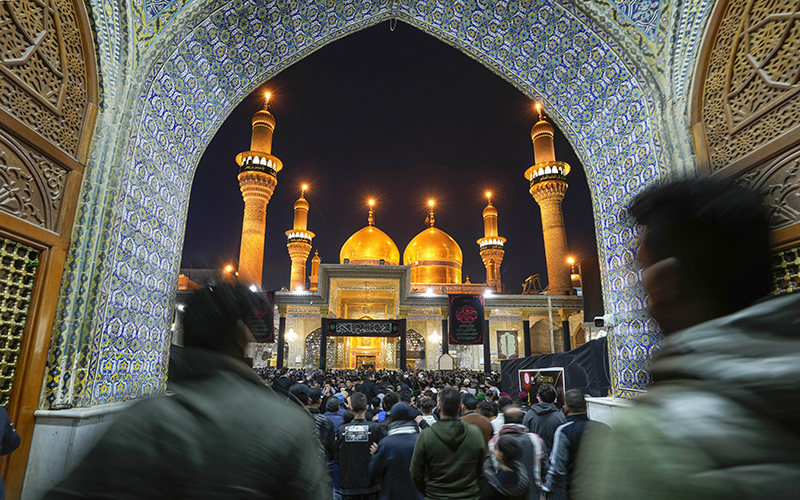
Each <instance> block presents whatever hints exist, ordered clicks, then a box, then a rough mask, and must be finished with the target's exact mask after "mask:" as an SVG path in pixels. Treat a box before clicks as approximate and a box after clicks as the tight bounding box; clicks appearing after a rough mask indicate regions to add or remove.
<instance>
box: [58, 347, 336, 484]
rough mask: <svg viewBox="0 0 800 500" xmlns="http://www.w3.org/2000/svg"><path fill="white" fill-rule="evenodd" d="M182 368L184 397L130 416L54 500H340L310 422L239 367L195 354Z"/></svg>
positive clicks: (151, 403) (191, 351) (153, 402)
mask: <svg viewBox="0 0 800 500" xmlns="http://www.w3.org/2000/svg"><path fill="white" fill-rule="evenodd" d="M181 361H182V362H183V364H182V365H181V367H182V369H181V370H175V371H174V372H173V373H170V376H171V377H173V379H175V378H179V379H178V380H174V382H175V384H174V385H173V386H172V389H173V391H174V394H172V395H171V396H155V397H151V398H145V399H143V400H142V401H141V402H139V403H136V404H135V405H134V406H133V407H132V408H130V409H129V410H126V411H125V412H124V413H122V414H121V415H120V417H118V419H117V420H116V421H115V422H114V423H113V424H112V425H111V427H110V428H109V430H108V431H107V432H106V433H105V434H104V435H103V437H102V438H101V439H100V441H99V442H98V443H97V445H96V446H95V447H94V448H93V449H92V451H90V452H89V454H88V455H87V456H86V458H85V459H84V460H83V461H82V462H81V464H80V465H79V466H78V467H77V468H76V469H75V470H74V471H73V472H72V473H71V474H70V475H69V476H68V477H67V478H66V479H65V480H64V481H63V482H62V483H61V484H59V485H58V486H57V487H56V488H55V489H54V490H53V491H51V492H50V493H48V494H47V495H46V496H45V498H46V499H78V498H117V499H132V498H148V499H162V498H163V499H167V498H206V499H229V498H237V499H256V498H258V499H270V498H271V499H276V500H277V499H298V500H304V499H308V498H329V497H330V495H331V490H330V487H329V486H328V485H327V474H326V473H325V465H324V463H323V461H322V459H321V458H320V456H319V446H318V443H317V442H316V438H315V437H314V420H313V418H311V416H310V415H309V414H308V412H306V411H305V410H304V409H302V408H301V407H300V406H298V405H297V404H295V403H293V402H287V400H286V396H278V395H276V394H275V392H274V391H273V390H272V389H270V388H269V387H267V386H266V385H264V381H263V380H261V378H260V377H259V376H258V375H256V374H255V372H253V370H252V369H251V368H250V367H248V366H247V365H245V364H244V363H242V362H240V361H237V360H235V359H234V358H232V357H229V356H226V355H224V354H221V353H218V352H215V351H210V350H206V349H197V348H190V347H186V348H183V349H181ZM179 375H180V377H178V376H179Z"/></svg>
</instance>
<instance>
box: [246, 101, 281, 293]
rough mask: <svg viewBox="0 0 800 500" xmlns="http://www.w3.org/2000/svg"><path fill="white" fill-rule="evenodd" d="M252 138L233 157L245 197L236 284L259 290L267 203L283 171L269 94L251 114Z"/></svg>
mask: <svg viewBox="0 0 800 500" xmlns="http://www.w3.org/2000/svg"><path fill="white" fill-rule="evenodd" d="M252 123H253V135H252V137H251V139H250V150H249V151H244V152H242V153H239V154H238V155H236V163H237V164H238V165H239V189H240V190H241V191H242V198H244V221H243V222H242V245H241V248H240V250H239V281H240V282H241V283H244V284H245V285H249V286H253V285H254V286H257V287H258V288H261V276H262V271H263V267H264V233H265V231H266V228H267V204H268V203H269V199H270V198H271V197H272V192H273V191H274V190H275V186H277V185H278V176H277V174H278V172H280V171H281V169H282V168H283V162H281V161H280V160H279V159H278V158H277V157H276V156H273V155H272V132H273V131H274V130H275V117H274V116H272V113H270V112H269V92H267V94H266V105H265V106H264V109H261V110H259V111H257V112H256V114H255V115H253V122H252Z"/></svg>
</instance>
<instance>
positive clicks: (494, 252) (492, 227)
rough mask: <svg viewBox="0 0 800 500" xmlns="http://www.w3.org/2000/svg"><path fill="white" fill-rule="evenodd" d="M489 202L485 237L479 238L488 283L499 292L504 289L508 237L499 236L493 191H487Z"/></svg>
mask: <svg viewBox="0 0 800 500" xmlns="http://www.w3.org/2000/svg"><path fill="white" fill-rule="evenodd" d="M486 197H487V198H488V199H489V204H488V205H486V208H484V209H483V238H481V239H479V240H478V245H480V249H481V250H480V252H481V260H483V265H484V266H486V285H487V286H490V287H493V288H494V289H495V290H497V291H498V292H502V291H503V286H502V284H501V282H500V264H502V263H503V256H504V255H505V253H506V251H505V250H504V249H503V245H504V244H505V242H506V239H505V238H503V237H501V236H498V231H497V209H496V208H494V206H493V205H492V193H486Z"/></svg>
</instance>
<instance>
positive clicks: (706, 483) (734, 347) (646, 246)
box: [45, 181, 800, 500]
mask: <svg viewBox="0 0 800 500" xmlns="http://www.w3.org/2000/svg"><path fill="white" fill-rule="evenodd" d="M630 214H631V216H632V217H633V218H635V220H636V221H638V222H639V223H640V224H641V225H642V226H643V227H644V237H643V240H642V245H641V249H640V251H639V252H640V253H639V259H640V261H641V263H642V266H643V273H642V274H643V285H644V288H645V290H646V291H647V293H648V295H649V298H650V301H651V306H650V313H651V315H652V317H653V319H654V320H656V321H657V322H658V324H659V325H660V326H661V328H662V329H663V332H664V334H665V336H664V338H663V339H662V340H661V342H660V351H659V352H658V354H657V355H656V356H655V358H654V359H653V362H652V366H651V367H650V371H651V373H652V375H653V377H654V380H655V383H654V384H653V385H652V386H651V387H650V389H649V390H648V393H647V394H646V395H645V396H644V397H643V398H642V399H641V401H640V402H639V403H638V404H637V405H635V406H634V407H633V408H632V409H629V410H626V412H625V413H623V414H622V416H621V417H620V418H618V419H615V421H614V427H613V429H610V428H608V427H606V426H605V425H603V424H600V423H598V422H592V421H590V420H589V419H588V418H587V411H586V410H587V408H586V399H585V397H584V394H583V393H582V392H581V391H580V390H579V389H574V388H572V389H570V390H567V391H566V394H564V399H563V401H564V404H563V407H561V408H559V407H558V406H557V405H556V401H557V400H558V399H557V398H556V390H555V388H553V387H552V386H547V385H543V386H540V387H539V389H538V391H537V394H535V395H533V398H535V401H534V400H533V399H532V398H531V397H530V396H529V395H528V394H527V393H518V394H506V393H504V392H503V391H502V387H501V385H500V377H499V374H497V373H485V374H484V373H475V372H432V371H422V372H414V373H404V372H392V371H358V370H330V371H325V372H323V371H318V370H310V371H305V370H299V371H298V370H278V369H266V370H265V369H261V370H258V371H257V372H256V371H254V370H253V369H252V368H250V367H249V366H248V365H247V364H246V359H245V357H244V352H245V346H246V344H247V343H248V342H250V341H252V340H253V338H252V335H251V333H250V330H249V329H248V327H247V323H248V321H249V320H250V318H252V317H253V314H254V313H255V312H256V311H263V310H264V309H265V305H264V304H263V303H261V302H260V301H261V300H263V298H262V297H261V295H260V294H255V293H252V292H250V291H249V290H248V289H247V288H246V287H244V286H240V285H231V284H225V285H219V286H214V287H208V288H204V289H201V290H198V291H196V292H194V293H193V294H192V296H191V298H190V299H189V300H188V302H187V305H186V312H185V314H184V332H185V339H186V340H185V342H186V346H185V347H183V348H181V349H175V350H174V352H172V353H171V356H170V368H169V370H170V392H171V394H169V395H166V396H161V397H154V398H147V399H145V400H143V401H141V402H139V403H138V404H136V405H134V406H133V408H131V409H130V410H128V411H126V412H124V413H122V415H121V416H120V417H119V418H118V419H117V421H116V422H114V424H113V425H111V426H110V428H109V430H108V432H107V433H106V434H105V435H104V436H103V437H102V439H100V441H99V442H98V443H97V445H96V446H95V447H94V448H93V449H92V450H91V451H90V452H89V453H88V455H87V456H86V457H85V458H84V459H83V460H82V461H81V462H80V464H79V465H78V466H77V467H76V468H75V469H74V470H73V471H72V472H71V473H70V474H69V475H68V477H67V478H66V479H65V480H64V481H62V482H61V483H60V484H58V485H57V486H56V487H55V488H54V489H53V490H52V491H50V492H49V493H48V494H47V495H46V497H45V498H46V499H85V498H165V499H166V498H214V499H216V498H219V499H222V498H225V499H230V498H237V499H240V498H241V499H251V498H252V499H256V498H258V499H262V498H266V499H298V500H300V499H303V500H307V499H331V498H340V497H341V498H343V499H348V500H374V499H378V498H382V499H396V498H397V499H422V498H424V499H426V500H444V499H463V500H481V499H516V500H523V499H524V500H534V499H541V497H542V496H544V497H546V498H548V499H555V500H561V499H562V498H576V499H577V500H590V499H591V500H612V499H614V500H616V499H648V500H651V499H655V500H661V499H663V500H674V499H693V500H694V499H697V500H700V499H703V500H708V499H711V500H722V499H732V498H736V499H767V498H768V499H793V498H797V485H798V484H800V452H798V450H800V417H798V415H800V407H799V405H798V401H800V356H798V354H799V353H800V335H798V332H800V294H797V293H794V294H788V295H784V296H771V295H770V290H771V286H772V281H771V268H770V266H771V263H770V243H769V234H770V233H769V226H768V223H767V220H768V219H767V216H768V213H767V210H766V209H765V207H764V206H763V204H762V202H761V199H760V197H759V196H758V195H757V194H756V193H752V192H750V191H748V190H746V189H744V188H741V187H739V186H735V185H732V184H721V183H717V182H714V181H682V182H675V183H671V184H666V185H664V186H660V187H657V188H654V189H652V190H649V191H647V192H645V193H642V194H641V195H639V196H638V197H637V198H636V200H635V201H634V203H633V204H632V205H631V206H630ZM637 314H638V313H637ZM637 317H638V316H637ZM636 321H639V320H636Z"/></svg>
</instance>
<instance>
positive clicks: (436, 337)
mask: <svg viewBox="0 0 800 500" xmlns="http://www.w3.org/2000/svg"><path fill="white" fill-rule="evenodd" d="M428 340H430V341H431V342H433V343H434V344H438V343H440V342H441V341H442V336H441V335H439V334H438V333H436V330H434V331H433V333H431V334H430V336H429V337H428Z"/></svg>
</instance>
